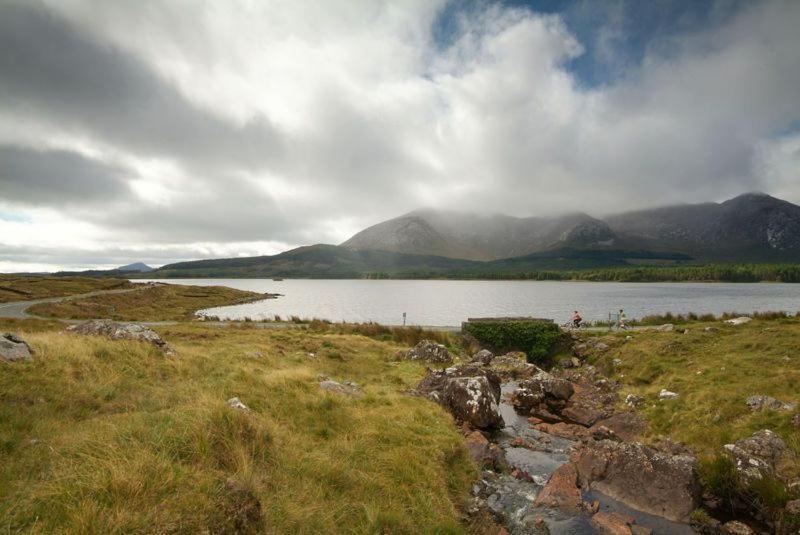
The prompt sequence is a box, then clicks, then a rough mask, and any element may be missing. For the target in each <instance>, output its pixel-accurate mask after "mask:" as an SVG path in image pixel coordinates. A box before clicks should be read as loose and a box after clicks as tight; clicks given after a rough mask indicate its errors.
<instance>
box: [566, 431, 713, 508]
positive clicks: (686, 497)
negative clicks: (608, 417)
mask: <svg viewBox="0 0 800 535" xmlns="http://www.w3.org/2000/svg"><path fill="white" fill-rule="evenodd" d="M575 466H576V468H577V471H578V479H579V482H580V486H581V488H583V489H589V488H592V489H596V490H597V491H599V492H601V493H603V494H606V495H607V496H610V497H611V498H614V499H616V500H619V501H621V502H623V503H625V504H627V505H628V506H630V507H633V508H634V509H638V510H640V511H644V512H646V513H650V514H653V515H658V516H663V517H664V518H667V519H669V520H673V521H675V522H686V521H688V519H689V515H690V514H691V513H692V511H694V510H695V509H696V508H697V506H698V505H699V504H700V496H701V489H700V483H699V481H698V479H697V475H696V466H697V460H696V459H695V458H694V457H691V456H688V455H670V454H668V453H663V452H659V451H657V450H655V449H653V448H650V447H648V446H645V445H644V444H642V443H639V442H632V443H628V442H616V441H612V440H600V441H590V442H588V443H587V444H586V445H585V446H584V447H583V448H582V449H581V450H579V451H578V452H577V453H576V455H575Z"/></svg>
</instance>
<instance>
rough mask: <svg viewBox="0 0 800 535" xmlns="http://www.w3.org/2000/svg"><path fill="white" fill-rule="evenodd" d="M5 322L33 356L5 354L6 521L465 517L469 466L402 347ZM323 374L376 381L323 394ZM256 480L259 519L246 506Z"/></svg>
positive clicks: (143, 524)
mask: <svg viewBox="0 0 800 535" xmlns="http://www.w3.org/2000/svg"><path fill="white" fill-rule="evenodd" d="M9 328H13V329H14V330H16V331H18V332H21V334H22V335H23V336H24V337H25V338H26V339H28V341H29V342H30V343H31V345H32V346H33V347H34V349H35V350H36V352H37V354H36V357H35V359H34V360H33V361H32V362H29V363H15V364H13V365H11V364H7V365H4V366H0V532H30V533H51V532H76V533H77V532H81V533H131V532H139V533H141V532H158V533H163V532H182V533H195V532H201V531H203V530H209V531H211V532H214V533H224V532H235V531H237V530H240V532H241V530H244V529H245V528H249V529H251V530H252V531H261V532H267V533H333V532H355V533H377V532H390V533H422V532H424V533H458V532H462V531H463V530H464V528H463V526H462V525H461V524H460V522H459V506H460V505H461V504H462V503H463V501H464V500H466V498H467V495H468V492H469V488H470V484H471V482H472V481H473V480H474V477H475V476H476V471H475V468H474V466H473V465H472V463H471V462H470V460H469V458H468V455H467V453H466V451H465V447H464V444H463V439H462V438H461V436H460V435H459V434H458V433H457V431H456V429H455V427H454V425H453V422H452V419H451V418H450V417H449V415H447V414H446V413H445V412H444V411H443V410H442V409H441V408H440V407H439V406H437V405H436V404H434V403H431V402H429V401H427V400H424V399H421V398H416V397H411V396H408V395H405V394H403V391H404V390H406V389H408V388H410V387H412V386H413V385H414V384H416V382H417V381H418V380H419V378H420V377H421V376H422V374H423V373H424V367H423V366H422V365H420V364H418V363H414V362H406V361H404V362H394V361H393V359H392V355H393V354H394V352H395V351H396V350H397V349H399V347H400V346H398V345H395V344H394V343H388V342H380V341H376V340H373V339H370V338H366V337H363V336H358V335H341V334H330V333H315V332H308V331H299V330H290V329H287V330H263V329H256V328H252V326H251V325H248V324H242V325H241V326H238V327H237V326H231V327H228V328H219V327H212V326H204V325H202V324H180V325H177V326H171V327H168V328H163V329H160V332H161V334H162V335H163V336H164V337H165V339H166V340H167V341H168V342H169V343H170V344H171V345H172V346H174V347H175V348H176V350H177V356H176V357H166V356H164V355H162V354H161V353H160V352H159V351H158V350H156V349H155V348H153V347H152V346H150V345H147V344H142V343H136V342H125V341H121V342H112V341H109V340H106V339H103V338H97V337H80V336H75V335H67V334H63V333H61V332H59V331H57V330H55V329H54V326H53V325H52V323H50V322H44V321H37V320H25V321H15V322H9V321H5V320H0V329H2V330H8V329H9ZM310 353H313V354H314V355H315V356H314V357H311V356H310V355H309V354H310ZM318 373H323V374H326V375H328V376H330V377H331V378H333V379H337V380H354V381H357V382H358V383H360V384H362V385H363V387H364V391H365V395H364V397H362V398H358V399H356V398H348V397H340V396H337V395H334V394H330V393H326V392H324V391H322V390H321V389H320V388H319V386H318V385H317V380H316V375H317V374H318ZM233 396H238V397H239V398H241V399H242V401H243V402H244V403H245V404H247V405H248V406H249V407H250V408H251V409H252V412H251V413H249V414H247V413H242V412H238V411H235V410H233V409H231V408H229V407H228V406H227V405H226V403H225V402H226V400H227V399H228V398H230V397H233ZM229 480H233V481H235V482H236V486H237V487H238V488H240V489H243V491H242V493H241V494H231V493H230V492H229V491H228V490H226V484H227V482H228V481H229ZM248 493H249V494H248ZM248 495H252V496H254V497H255V498H257V499H258V500H259V501H260V503H261V508H262V514H263V519H262V520H261V521H260V522H256V523H253V522H249V523H248V521H247V519H246V518H244V517H243V514H242V511H243V510H246V502H247V499H246V496H248ZM245 532H246V530H245Z"/></svg>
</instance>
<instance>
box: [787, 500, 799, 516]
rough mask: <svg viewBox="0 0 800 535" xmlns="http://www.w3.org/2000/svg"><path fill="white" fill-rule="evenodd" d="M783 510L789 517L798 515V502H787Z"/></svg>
mask: <svg viewBox="0 0 800 535" xmlns="http://www.w3.org/2000/svg"><path fill="white" fill-rule="evenodd" d="M784 510H785V511H786V512H787V513H789V514H790V515H800V500H792V501H790V502H787V503H786V507H785V508H784Z"/></svg>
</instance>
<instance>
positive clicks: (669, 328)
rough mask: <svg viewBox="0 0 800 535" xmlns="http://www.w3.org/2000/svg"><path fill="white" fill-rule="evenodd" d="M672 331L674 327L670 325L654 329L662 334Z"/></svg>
mask: <svg viewBox="0 0 800 535" xmlns="http://www.w3.org/2000/svg"><path fill="white" fill-rule="evenodd" d="M674 329H675V325H673V324H671V323H665V324H664V325H659V326H658V327H656V330H657V331H660V332H662V333H668V332H672V331H673V330H674Z"/></svg>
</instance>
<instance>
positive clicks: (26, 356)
mask: <svg viewBox="0 0 800 535" xmlns="http://www.w3.org/2000/svg"><path fill="white" fill-rule="evenodd" d="M33 354H34V351H33V349H31V346H29V345H28V343H27V342H26V341H25V340H23V339H22V338H20V337H19V336H17V335H16V334H11V333H4V334H3V335H2V336H0V360H5V361H6V362H17V361H21V360H31V358H33Z"/></svg>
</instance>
